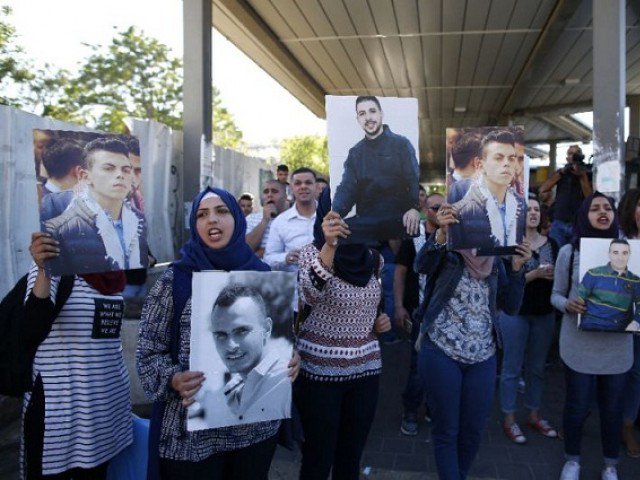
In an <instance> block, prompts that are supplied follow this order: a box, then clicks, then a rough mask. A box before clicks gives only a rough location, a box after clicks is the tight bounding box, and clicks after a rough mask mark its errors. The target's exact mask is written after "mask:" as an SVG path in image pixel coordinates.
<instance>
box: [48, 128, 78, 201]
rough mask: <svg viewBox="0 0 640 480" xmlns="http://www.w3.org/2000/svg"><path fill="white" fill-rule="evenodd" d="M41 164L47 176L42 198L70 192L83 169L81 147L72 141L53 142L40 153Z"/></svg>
mask: <svg viewBox="0 0 640 480" xmlns="http://www.w3.org/2000/svg"><path fill="white" fill-rule="evenodd" d="M42 164H43V165H44V167H45V168H46V169H47V174H48V175H49V178H48V179H47V183H45V184H44V186H43V187H42V195H43V196H44V195H48V194H50V193H57V192H62V191H64V190H71V189H72V188H73V187H75V185H76V184H77V183H78V181H79V180H80V178H81V176H82V170H83V169H84V167H85V165H84V156H83V150H82V147H81V146H80V145H79V144H78V143H77V142H75V141H73V140H65V139H58V140H54V141H53V142H52V143H51V144H49V146H47V147H46V148H45V149H44V151H43V152H42Z"/></svg>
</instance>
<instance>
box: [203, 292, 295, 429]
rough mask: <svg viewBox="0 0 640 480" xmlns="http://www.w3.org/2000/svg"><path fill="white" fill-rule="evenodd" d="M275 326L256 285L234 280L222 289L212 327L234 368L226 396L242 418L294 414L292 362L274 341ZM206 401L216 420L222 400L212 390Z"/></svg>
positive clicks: (227, 363) (206, 413)
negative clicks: (281, 355) (289, 363)
mask: <svg viewBox="0 0 640 480" xmlns="http://www.w3.org/2000/svg"><path fill="white" fill-rule="evenodd" d="M272 329H273V322H272V320H271V318H269V316H268V315H267V309H266V306H265V302H264V299H263V298H262V295H260V292H259V291H258V290H257V289H256V288H254V287H250V286H245V285H238V284H231V285H227V286H226V287H224V288H223V289H222V291H221V292H220V294H219V295H218V298H217V299H216V301H215V303H214V305H213V308H212V310H211V332H212V334H213V340H214V343H215V346H216V351H217V353H218V355H219V357H220V359H221V360H222V363H224V365H225V366H226V368H227V370H228V372H227V374H226V375H225V380H226V384H225V385H224V389H223V392H224V397H225V399H226V403H227V405H228V406H229V409H230V410H231V412H232V414H233V415H234V416H235V417H236V418H237V420H238V423H254V422H258V421H265V420H274V419H278V418H286V417H290V416H291V415H290V412H291V382H290V381H289V378H288V375H287V374H288V369H287V362H286V361H284V360H282V359H281V358H279V357H278V355H277V352H275V351H273V350H272V349H270V348H269V346H268V343H269V341H270V338H271V331H272ZM201 404H202V406H203V407H204V418H205V421H207V420H208V418H209V417H211V419H210V420H208V421H209V422H211V420H213V421H215V420H216V417H217V416H219V409H220V405H219V404H218V403H217V402H216V401H215V400H214V398H211V397H210V396H209V394H208V393H207V392H205V393H204V394H203V398H202V401H201Z"/></svg>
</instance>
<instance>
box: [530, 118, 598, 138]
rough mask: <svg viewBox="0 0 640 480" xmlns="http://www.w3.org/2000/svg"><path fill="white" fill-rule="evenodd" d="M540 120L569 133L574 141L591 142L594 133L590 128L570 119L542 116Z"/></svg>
mask: <svg viewBox="0 0 640 480" xmlns="http://www.w3.org/2000/svg"><path fill="white" fill-rule="evenodd" d="M538 118H539V119H540V120H542V121H544V122H546V123H548V124H549V125H551V126H553V127H555V128H557V129H559V130H562V131H563V132H567V133H568V134H569V135H570V136H571V137H572V138H573V139H574V140H581V141H583V142H588V141H590V140H591V137H592V135H593V131H592V130H591V129H590V128H587V127H585V126H584V125H582V124H580V123H578V122H576V121H575V120H573V119H571V118H569V117H565V116H558V117H550V116H543V115H541V116H539V117H538Z"/></svg>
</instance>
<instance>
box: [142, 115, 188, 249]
mask: <svg viewBox="0 0 640 480" xmlns="http://www.w3.org/2000/svg"><path fill="white" fill-rule="evenodd" d="M131 126H132V128H131V133H132V134H133V135H135V136H136V137H138V139H139V140H140V157H141V159H142V165H141V166H142V189H143V195H144V209H145V212H144V213H145V217H146V219H147V224H148V229H149V239H148V240H149V248H150V250H151V252H152V253H153V255H154V257H155V258H156V259H157V260H158V262H170V261H172V260H174V259H175V257H176V253H177V251H178V248H179V245H178V243H180V242H179V241H177V236H175V235H174V234H173V232H181V231H182V216H181V215H180V214H179V213H180V212H181V210H178V206H179V205H181V204H182V198H181V195H182V179H181V175H180V172H181V171H182V132H175V131H172V130H171V128H169V127H167V126H166V125H163V124H161V123H158V122H154V121H146V120H139V119H132V120H131ZM174 238H175V240H174Z"/></svg>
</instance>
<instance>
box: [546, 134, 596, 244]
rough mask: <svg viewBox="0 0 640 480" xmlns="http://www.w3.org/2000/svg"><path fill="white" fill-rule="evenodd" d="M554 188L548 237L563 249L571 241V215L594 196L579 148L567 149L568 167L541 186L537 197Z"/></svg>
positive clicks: (588, 168) (548, 192) (556, 172)
mask: <svg viewBox="0 0 640 480" xmlns="http://www.w3.org/2000/svg"><path fill="white" fill-rule="evenodd" d="M554 186H555V187H556V196H555V203H554V204H553V223H552V224H551V231H550V232H549V236H550V237H551V238H553V239H554V240H555V241H556V243H557V244H558V246H559V247H562V246H563V245H566V244H567V243H569V242H570V241H571V236H572V235H573V230H572V225H573V216H574V213H575V212H577V211H578V208H579V207H580V204H581V203H582V200H584V199H585V198H586V197H588V196H589V195H591V193H592V192H593V188H592V187H591V169H590V165H586V164H585V163H584V154H583V153H582V149H581V148H580V147H579V146H578V145H571V146H570V147H569V148H568V149H567V164H566V165H565V166H564V167H563V168H561V169H559V170H556V171H555V172H554V173H553V175H551V177H549V178H548V179H547V181H546V182H544V183H543V184H542V185H540V191H539V193H540V196H541V197H542V196H544V195H545V194H547V195H549V194H550V193H551V190H552V189H553V187H554Z"/></svg>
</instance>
